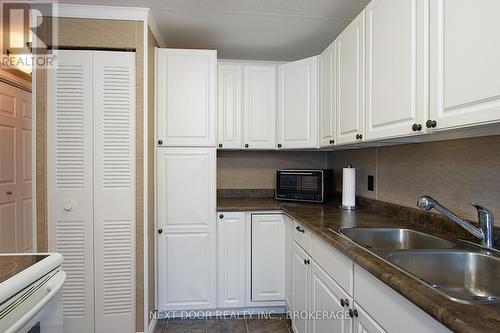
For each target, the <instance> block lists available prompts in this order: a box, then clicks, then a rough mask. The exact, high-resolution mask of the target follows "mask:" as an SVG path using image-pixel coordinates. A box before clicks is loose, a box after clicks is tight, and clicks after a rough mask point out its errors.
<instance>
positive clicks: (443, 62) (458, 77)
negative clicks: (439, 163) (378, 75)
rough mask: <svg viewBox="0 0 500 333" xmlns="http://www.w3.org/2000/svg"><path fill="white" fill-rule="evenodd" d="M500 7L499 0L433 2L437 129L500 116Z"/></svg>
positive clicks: (432, 85)
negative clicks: (499, 17) (499, 40)
mask: <svg viewBox="0 0 500 333" xmlns="http://www.w3.org/2000/svg"><path fill="white" fill-rule="evenodd" d="M499 12H500V1H497V0H477V1H467V0H456V1H449V0H448V1H445V0H435V1H431V8H430V15H431V17H430V36H431V39H430V42H431V45H430V55H431V58H430V76H431V77H430V108H431V109H430V119H431V120H435V121H436V122H437V127H436V128H437V129H441V128H451V127H462V126H469V125H473V124H482V123H488V122H492V121H498V120H500V84H498V82H499V77H500V63H499V61H498V59H500V44H499V43H498V42H497V41H498V36H499V35H500V20H499V19H498V13H499ZM464 22H468V24H464Z"/></svg>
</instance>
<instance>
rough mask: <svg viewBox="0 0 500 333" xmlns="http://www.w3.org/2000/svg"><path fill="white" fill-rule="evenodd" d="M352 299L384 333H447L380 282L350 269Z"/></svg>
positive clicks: (362, 271)
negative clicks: (352, 276)
mask: <svg viewBox="0 0 500 333" xmlns="http://www.w3.org/2000/svg"><path fill="white" fill-rule="evenodd" d="M354 274H355V277H356V278H355V279H354V290H355V295H354V299H355V302H356V304H357V305H360V306H361V307H362V308H363V309H364V310H365V311H366V312H367V313H368V314H369V315H370V316H371V317H372V318H373V319H374V320H375V321H376V322H377V323H378V324H379V325H380V326H382V327H383V329H384V330H386V331H388V332H407V333H419V332H434V333H438V332H439V333H441V332H443V333H444V332H451V331H450V330H448V329H447V328H446V327H444V326H443V325H442V324H441V323H439V322H438V321H437V320H435V319H434V318H432V317H431V316H429V315H428V314H427V313H425V312H424V311H422V310H420V309H419V308H417V306H415V305H414V304H412V303H411V302H410V301H408V300H407V299H406V298H404V297H403V296H401V295H399V294H398V293H397V292H396V291H394V290H393V289H391V288H390V287H389V286H387V285H386V284H384V283H383V282H382V281H380V280H379V279H377V278H376V277H374V276H373V275H371V274H370V273H368V272H367V271H366V270H364V269H363V268H361V267H359V266H358V265H355V266H354Z"/></svg>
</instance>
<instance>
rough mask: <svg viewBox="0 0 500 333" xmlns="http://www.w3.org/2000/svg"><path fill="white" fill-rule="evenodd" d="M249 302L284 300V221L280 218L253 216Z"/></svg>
mask: <svg viewBox="0 0 500 333" xmlns="http://www.w3.org/2000/svg"><path fill="white" fill-rule="evenodd" d="M251 238H252V241H251V244H252V249H251V252H252V259H251V263H252V266H251V270H252V273H251V279H252V286H251V300H252V301H253V302H258V301H284V300H285V220H284V218H283V215H282V214H253V215H252V228H251Z"/></svg>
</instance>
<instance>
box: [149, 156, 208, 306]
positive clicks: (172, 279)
mask: <svg viewBox="0 0 500 333" xmlns="http://www.w3.org/2000/svg"><path fill="white" fill-rule="evenodd" d="M156 153H157V155H156V160H157V170H156V175H157V226H158V240H157V244H158V301H159V303H158V309H159V310H193V309H207V308H214V307H215V306H216V302H215V298H216V205H215V198H216V187H215V186H216V185H215V171H216V167H215V164H216V151H215V149H213V148H162V149H157V152H156Z"/></svg>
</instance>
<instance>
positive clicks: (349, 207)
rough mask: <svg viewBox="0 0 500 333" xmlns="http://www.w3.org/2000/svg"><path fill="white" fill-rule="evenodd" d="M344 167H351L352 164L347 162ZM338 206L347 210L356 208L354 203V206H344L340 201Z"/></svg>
mask: <svg viewBox="0 0 500 333" xmlns="http://www.w3.org/2000/svg"><path fill="white" fill-rule="evenodd" d="M346 168H352V164H347V165H346ZM338 207H339V208H340V209H344V210H349V211H351V210H356V209H358V207H357V206H356V205H354V206H344V205H342V203H341V204H340V205H339V206H338Z"/></svg>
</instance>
